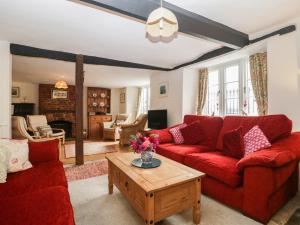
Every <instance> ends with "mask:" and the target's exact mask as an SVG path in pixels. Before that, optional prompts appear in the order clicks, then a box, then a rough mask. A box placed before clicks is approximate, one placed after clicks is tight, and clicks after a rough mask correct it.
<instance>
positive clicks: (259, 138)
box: [244, 126, 271, 156]
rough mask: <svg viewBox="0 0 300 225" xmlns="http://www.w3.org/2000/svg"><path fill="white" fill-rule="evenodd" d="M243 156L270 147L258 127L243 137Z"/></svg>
mask: <svg viewBox="0 0 300 225" xmlns="http://www.w3.org/2000/svg"><path fill="white" fill-rule="evenodd" d="M244 145H245V156H246V155H249V154H250V153H252V152H256V151H259V150H262V149H265V148H269V147H271V143H270V142H269V141H268V138H267V137H266V135H265V134H264V133H263V132H262V130H261V129H260V128H259V126H254V127H253V128H252V129H251V130H249V131H248V133H247V134H245V136H244Z"/></svg>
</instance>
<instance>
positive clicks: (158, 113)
mask: <svg viewBox="0 0 300 225" xmlns="http://www.w3.org/2000/svg"><path fill="white" fill-rule="evenodd" d="M167 126H168V120H167V110H166V109H161V110H148V128H150V129H155V130H160V129H164V128H167Z"/></svg>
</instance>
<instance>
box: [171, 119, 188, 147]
mask: <svg viewBox="0 0 300 225" xmlns="http://www.w3.org/2000/svg"><path fill="white" fill-rule="evenodd" d="M186 126H187V125H186V124H185V123H183V124H180V125H178V126H176V127H173V128H171V129H170V133H171V134H172V136H173V139H174V142H175V144H183V142H184V139H183V136H182V134H181V131H180V129H181V128H184V127H186Z"/></svg>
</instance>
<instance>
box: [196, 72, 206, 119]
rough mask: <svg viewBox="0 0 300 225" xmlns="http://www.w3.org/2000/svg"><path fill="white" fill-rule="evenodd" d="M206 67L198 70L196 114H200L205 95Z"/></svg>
mask: <svg viewBox="0 0 300 225" xmlns="http://www.w3.org/2000/svg"><path fill="white" fill-rule="evenodd" d="M207 82H208V69H207V68H205V69H201V70H199V91H198V106H197V114H198V115H201V114H202V111H203V108H204V105H205V101H206V95H207Z"/></svg>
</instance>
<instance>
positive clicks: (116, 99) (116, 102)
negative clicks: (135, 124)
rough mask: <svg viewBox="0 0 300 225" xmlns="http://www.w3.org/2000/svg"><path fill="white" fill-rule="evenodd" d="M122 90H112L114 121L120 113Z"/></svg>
mask: <svg viewBox="0 0 300 225" xmlns="http://www.w3.org/2000/svg"><path fill="white" fill-rule="evenodd" d="M120 93H121V89H120V88H112V89H111V114H112V116H113V119H114V118H115V116H116V115H117V114H118V113H119V112H120Z"/></svg>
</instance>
